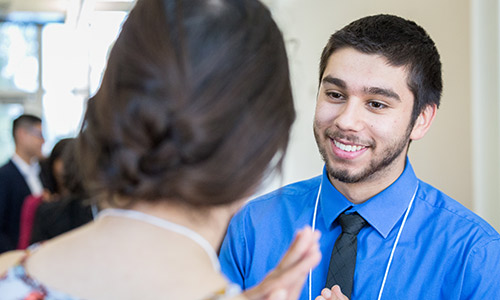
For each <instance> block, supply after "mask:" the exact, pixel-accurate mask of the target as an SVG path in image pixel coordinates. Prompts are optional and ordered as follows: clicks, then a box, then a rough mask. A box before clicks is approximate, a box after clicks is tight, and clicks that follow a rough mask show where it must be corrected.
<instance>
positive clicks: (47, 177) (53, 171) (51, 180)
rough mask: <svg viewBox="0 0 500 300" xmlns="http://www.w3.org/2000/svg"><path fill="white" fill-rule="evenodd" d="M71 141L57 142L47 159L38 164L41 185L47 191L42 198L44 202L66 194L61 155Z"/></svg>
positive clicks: (66, 139)
mask: <svg viewBox="0 0 500 300" xmlns="http://www.w3.org/2000/svg"><path fill="white" fill-rule="evenodd" d="M73 140H74V139H73V138H63V139H61V140H59V141H58V142H57V143H56V144H55V145H54V147H53V148H52V151H51V152H50V155H49V157H47V158H46V159H44V160H42V161H41V162H40V166H41V178H42V183H43V186H44V187H46V191H47V192H46V194H45V196H44V199H45V200H46V201H52V200H56V199H57V198H58V197H61V196H64V195H65V194H66V193H67V191H66V189H65V186H64V184H63V183H62V181H63V179H62V177H63V173H64V164H63V153H64V152H65V149H66V148H67V146H68V144H70V143H71V142H72V141H73Z"/></svg>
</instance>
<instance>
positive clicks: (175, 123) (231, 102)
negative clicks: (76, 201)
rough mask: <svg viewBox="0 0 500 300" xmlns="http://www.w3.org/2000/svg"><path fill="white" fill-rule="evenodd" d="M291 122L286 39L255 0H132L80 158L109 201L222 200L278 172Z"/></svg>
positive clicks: (90, 112) (89, 116)
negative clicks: (271, 171) (117, 196)
mask: <svg viewBox="0 0 500 300" xmlns="http://www.w3.org/2000/svg"><path fill="white" fill-rule="evenodd" d="M294 118H295V111H294V107H293V99H292V92H291V87H290V79H289V70H288V60H287V56H286V52H285V46H284V43H283V38H282V35H281V32H280V31H279V29H278V27H277V26H276V24H275V22H274V21H273V19H272V17H271V14H270V12H269V11H268V9H267V8H265V7H264V6H263V5H262V4H261V3H260V2H258V1H256V0H189V1H187V0H183V1H182V0H147V1H142V0H139V1H138V2H137V4H136V6H135V8H134V9H133V10H132V11H131V12H130V15H129V16H128V19H127V20H126V22H125V23H124V25H123V28H122V31H121V33H120V35H119V37H118V39H117V41H116V43H115V45H114V47H113V49H112V50H111V52H110V57H109V61H108V66H107V69H106V72H105V74H104V77H103V81H102V85H101V87H100V89H99V91H98V92H97V94H96V95H95V96H94V97H92V98H91V99H90V100H89V102H88V107H87V112H86V117H85V120H84V124H83V126H82V130H81V134H80V136H79V150H80V161H81V162H82V164H81V165H82V169H83V171H84V175H85V178H86V179H87V180H89V181H88V182H89V183H90V184H91V185H90V187H91V188H92V190H93V191H94V190H95V189H97V190H98V191H101V192H105V193H107V195H108V196H114V195H119V196H121V197H122V198H126V199H140V200H148V201H158V200H161V199H173V200H178V201H183V202H184V203H187V204H190V205H199V206H208V205H218V204H226V203H230V202H232V201H235V200H237V199H238V198H241V197H244V196H247V194H248V193H249V192H251V189H252V188H254V187H256V186H257V185H258V183H259V182H260V180H261V179H262V177H263V176H264V175H265V174H267V173H266V171H267V172H269V171H270V170H272V168H270V167H269V166H270V163H271V162H273V164H272V166H273V167H276V168H278V169H279V168H280V166H281V161H282V158H283V155H284V153H285V150H286V147H287V143H288V138H289V132H290V127H291V125H292V123H293V121H294ZM276 154H278V156H277V157H276ZM273 158H275V159H273ZM131 201H133V200H131Z"/></svg>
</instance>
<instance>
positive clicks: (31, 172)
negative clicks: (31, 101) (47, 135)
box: [0, 114, 45, 253]
mask: <svg viewBox="0 0 500 300" xmlns="http://www.w3.org/2000/svg"><path fill="white" fill-rule="evenodd" d="M12 135H13V137H14V143H15V153H14V155H13V156H12V158H11V159H10V160H9V161H8V162H7V163H6V164H5V165H3V166H2V167H0V253H2V252H5V251H8V250H13V249H15V248H16V247H17V244H18V239H19V222H20V217H21V207H22V205H23V202H24V200H25V199H26V197H27V196H28V195H34V196H40V195H42V193H43V185H42V182H41V179H40V165H39V163H38V161H39V159H41V158H42V157H43V156H42V145H43V143H44V142H45V140H44V138H43V134H42V120H41V119H40V118H39V117H37V116H34V115H28V114H23V115H21V116H19V117H18V118H16V119H15V120H14V122H13V123H12Z"/></svg>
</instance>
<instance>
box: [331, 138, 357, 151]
mask: <svg viewBox="0 0 500 300" xmlns="http://www.w3.org/2000/svg"><path fill="white" fill-rule="evenodd" d="M333 142H334V143H335V146H337V147H338V148H340V150H342V151H345V152H355V151H359V150H361V149H363V148H364V147H363V146H354V145H344V144H342V143H339V142H337V141H335V140H334V141H333Z"/></svg>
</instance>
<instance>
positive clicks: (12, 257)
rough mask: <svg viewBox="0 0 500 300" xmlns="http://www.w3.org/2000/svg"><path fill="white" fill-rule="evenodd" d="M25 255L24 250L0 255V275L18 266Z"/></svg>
mask: <svg viewBox="0 0 500 300" xmlns="http://www.w3.org/2000/svg"><path fill="white" fill-rule="evenodd" d="M25 255H26V251H24V250H15V251H9V252H5V253H3V254H2V255H0V274H3V273H5V272H6V271H7V270H8V269H10V268H11V267H13V266H15V265H16V264H18V263H19V262H20V261H21V259H22V258H23V257H24V256H25Z"/></svg>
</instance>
